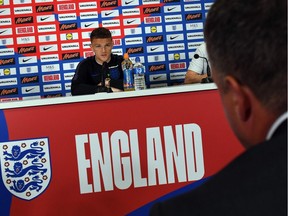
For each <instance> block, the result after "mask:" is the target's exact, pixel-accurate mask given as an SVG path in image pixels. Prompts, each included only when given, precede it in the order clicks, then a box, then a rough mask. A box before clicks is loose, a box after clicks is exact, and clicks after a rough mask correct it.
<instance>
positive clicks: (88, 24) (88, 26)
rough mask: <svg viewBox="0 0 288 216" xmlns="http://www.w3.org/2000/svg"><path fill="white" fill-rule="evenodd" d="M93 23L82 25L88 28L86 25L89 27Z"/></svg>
mask: <svg viewBox="0 0 288 216" xmlns="http://www.w3.org/2000/svg"><path fill="white" fill-rule="evenodd" d="M93 24H94V23H89V24H85V25H84V27H85V28H88V27H90V26H91V25H93Z"/></svg>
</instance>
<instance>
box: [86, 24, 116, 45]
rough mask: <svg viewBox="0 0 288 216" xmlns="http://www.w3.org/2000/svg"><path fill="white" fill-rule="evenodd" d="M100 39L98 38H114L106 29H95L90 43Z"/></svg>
mask: <svg viewBox="0 0 288 216" xmlns="http://www.w3.org/2000/svg"><path fill="white" fill-rule="evenodd" d="M95 38H96V39H98V38H101V39H103V38H112V34H111V32H110V31H109V29H107V28H104V27H99V28H96V29H94V30H93V31H92V32H91V34H90V41H91V42H92V40H93V39H95Z"/></svg>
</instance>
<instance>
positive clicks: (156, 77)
mask: <svg viewBox="0 0 288 216" xmlns="http://www.w3.org/2000/svg"><path fill="white" fill-rule="evenodd" d="M161 77H162V75H159V76H154V77H153V80H158V79H159V78H161Z"/></svg>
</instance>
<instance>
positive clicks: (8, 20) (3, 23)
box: [0, 18, 12, 26]
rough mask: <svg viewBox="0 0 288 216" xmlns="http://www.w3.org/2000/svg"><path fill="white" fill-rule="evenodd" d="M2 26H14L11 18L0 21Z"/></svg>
mask: <svg viewBox="0 0 288 216" xmlns="http://www.w3.org/2000/svg"><path fill="white" fill-rule="evenodd" d="M0 24H1V26H4V25H11V24H12V21H11V18H5V19H0Z"/></svg>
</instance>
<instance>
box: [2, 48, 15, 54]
mask: <svg viewBox="0 0 288 216" xmlns="http://www.w3.org/2000/svg"><path fill="white" fill-rule="evenodd" d="M14 54H15V53H14V48H5V49H0V56H6V55H14Z"/></svg>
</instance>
